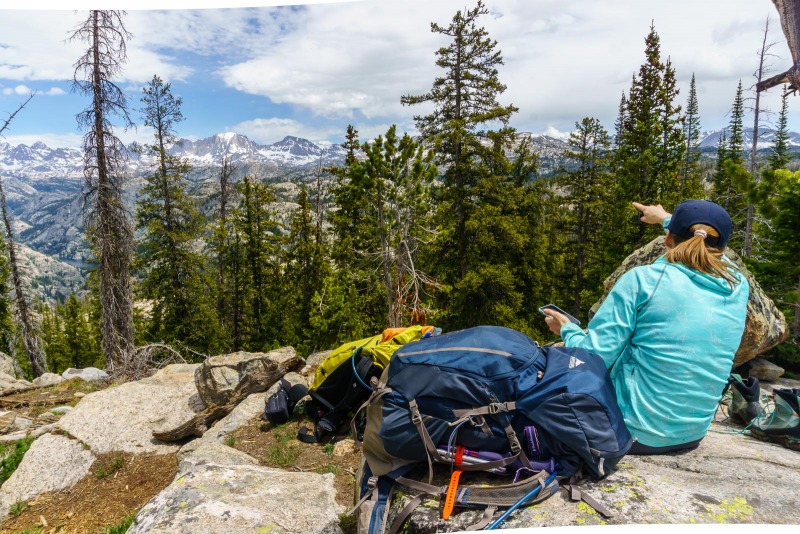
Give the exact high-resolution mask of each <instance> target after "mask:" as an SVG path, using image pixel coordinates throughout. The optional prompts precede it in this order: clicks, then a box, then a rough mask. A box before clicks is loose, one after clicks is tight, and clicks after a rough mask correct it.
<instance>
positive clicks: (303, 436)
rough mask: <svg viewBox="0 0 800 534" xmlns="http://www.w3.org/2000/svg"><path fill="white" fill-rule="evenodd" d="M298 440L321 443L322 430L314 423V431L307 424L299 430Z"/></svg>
mask: <svg viewBox="0 0 800 534" xmlns="http://www.w3.org/2000/svg"><path fill="white" fill-rule="evenodd" d="M297 440H298V441H302V442H303V443H319V442H320V441H321V440H322V432H321V431H320V430H319V427H318V426H317V425H314V430H313V431H312V430H310V429H309V428H308V427H307V426H301V427H300V430H298V431H297Z"/></svg>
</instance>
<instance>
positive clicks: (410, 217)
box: [351, 125, 436, 327]
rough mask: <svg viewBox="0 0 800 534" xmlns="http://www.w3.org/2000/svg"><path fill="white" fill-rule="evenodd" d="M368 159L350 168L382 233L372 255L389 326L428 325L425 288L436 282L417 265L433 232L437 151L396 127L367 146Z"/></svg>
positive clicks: (365, 152)
mask: <svg viewBox="0 0 800 534" xmlns="http://www.w3.org/2000/svg"><path fill="white" fill-rule="evenodd" d="M363 150H364V154H365V156H366V157H365V159H364V161H363V162H361V163H360V164H358V165H357V166H354V167H351V175H353V176H356V175H357V176H358V177H357V179H356V181H357V182H359V183H362V184H364V186H365V189H366V199H367V202H368V205H369V209H370V212H371V213H370V215H371V218H372V219H373V220H374V221H375V224H376V229H377V231H378V240H377V241H376V243H375V244H376V245H378V248H377V249H373V250H370V251H367V252H368V253H370V254H371V255H373V257H376V258H377V260H378V262H377V265H378V268H379V272H380V273H381V275H382V283H383V291H382V293H383V294H384V295H385V298H386V306H385V312H386V313H385V317H386V320H387V325H388V326H390V327H399V326H403V325H407V324H409V323H415V322H423V323H424V322H425V321H426V317H427V315H428V314H429V312H430V309H429V306H428V305H427V303H426V302H425V294H424V293H425V289H426V287H428V286H431V285H433V284H434V282H433V280H432V279H431V278H430V277H429V276H427V275H426V274H425V273H423V272H422V270H421V269H420V265H419V263H418V251H419V247H420V245H421V240H422V239H424V237H425V236H427V235H429V234H430V228H429V226H428V225H427V218H428V214H429V212H430V205H429V198H430V194H429V189H430V187H431V184H432V183H433V180H434V179H435V178H436V167H435V166H434V165H433V164H432V159H433V153H432V152H429V151H426V150H424V149H423V147H422V146H420V145H419V144H418V143H416V142H415V141H414V140H413V139H411V137H410V136H409V135H408V134H405V135H404V136H403V137H402V138H398V136H397V128H396V126H394V125H392V126H391V127H390V128H389V130H388V131H387V132H386V135H385V137H384V136H378V137H377V138H376V139H375V141H373V142H372V143H364V145H363Z"/></svg>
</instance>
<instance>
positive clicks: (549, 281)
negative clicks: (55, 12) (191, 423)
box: [0, 0, 800, 377]
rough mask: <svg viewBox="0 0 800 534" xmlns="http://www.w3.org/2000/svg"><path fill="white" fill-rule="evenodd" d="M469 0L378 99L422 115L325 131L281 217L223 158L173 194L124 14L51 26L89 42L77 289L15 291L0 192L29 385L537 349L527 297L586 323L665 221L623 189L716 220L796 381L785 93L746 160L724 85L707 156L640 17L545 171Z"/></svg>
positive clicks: (78, 70)
mask: <svg viewBox="0 0 800 534" xmlns="http://www.w3.org/2000/svg"><path fill="white" fill-rule="evenodd" d="M487 14H488V10H487V9H486V7H485V6H484V4H483V3H482V1H481V0H478V2H477V4H476V5H474V7H471V8H469V7H467V8H465V9H463V10H460V11H458V12H457V13H455V14H454V16H453V17H452V20H450V21H432V24H431V31H433V32H436V33H438V34H441V35H442V36H446V38H447V40H448V43H449V44H447V46H445V47H442V48H440V49H439V50H436V51H434V50H432V51H431V61H432V62H433V61H435V63H436V65H437V68H438V70H437V72H438V75H437V77H435V79H432V80H430V89H429V90H428V91H427V92H426V93H424V94H402V95H401V94H398V95H397V98H398V100H399V102H400V103H401V104H402V105H403V106H407V107H409V108H410V109H411V110H412V111H414V112H415V113H419V114H418V115H415V117H414V121H415V125H416V131H415V132H403V131H399V130H398V128H397V127H396V126H392V127H390V128H388V130H387V131H386V132H385V133H383V134H382V135H380V136H378V137H377V138H375V139H371V140H365V139H362V138H361V137H360V136H359V132H358V131H357V130H356V129H355V128H354V127H353V126H348V125H347V124H343V125H342V136H343V138H344V143H343V144H342V147H343V148H344V149H345V150H346V158H345V160H344V162H343V163H342V164H341V165H338V166H334V167H328V168H325V167H322V166H321V167H320V168H319V169H318V172H317V173H316V175H315V176H310V177H308V179H307V180H304V181H302V182H301V185H300V193H299V196H298V198H297V200H296V204H297V206H298V207H297V209H296V210H295V211H294V212H293V213H292V214H291V217H290V220H289V221H288V224H286V223H284V222H281V220H279V218H278V217H277V216H276V213H275V212H274V204H275V191H274V190H273V188H272V186H271V185H270V183H269V182H267V181H265V180H263V179H262V177H260V176H258V175H247V176H244V177H242V178H236V179H234V172H233V170H234V169H233V167H234V165H233V164H231V163H230V162H227V161H226V163H225V164H224V165H222V167H221V168H219V169H217V176H216V178H215V183H214V186H215V189H214V192H213V194H211V195H210V196H209V197H207V198H205V199H203V200H202V202H201V201H200V199H198V198H196V197H195V196H192V195H190V194H188V192H187V184H186V178H185V173H186V172H187V170H188V166H187V165H188V164H187V162H186V161H184V160H182V159H180V158H177V157H175V156H174V155H172V154H171V152H170V150H169V149H170V147H171V146H172V145H173V144H174V143H176V141H177V140H178V139H179V138H180V133H181V121H182V120H183V114H182V104H183V101H182V99H181V98H180V97H178V96H176V95H174V94H173V92H172V89H171V86H170V84H169V83H167V82H165V81H164V80H162V78H161V76H160V75H159V73H154V75H153V77H152V80H151V81H150V82H149V83H148V84H147V85H146V86H145V87H144V89H143V90H142V91H141V92H140V93H139V94H136V95H134V94H132V93H127V94H126V93H125V92H124V91H123V90H122V89H121V87H120V86H119V85H118V84H117V82H116V81H115V80H116V79H117V77H118V75H119V73H120V72H121V71H122V70H123V69H124V68H125V44H126V42H127V40H129V39H132V38H135V36H132V35H130V34H129V33H127V31H126V30H125V25H124V24H125V19H124V13H122V12H117V11H91V12H90V15H89V17H88V18H87V19H86V21H85V23H84V24H83V25H82V26H81V27H80V28H79V29H77V30H76V31H75V33H74V35H73V36H72V38H73V39H75V40H79V41H81V42H82V43H83V44H84V46H85V50H86V53H85V55H84V56H83V57H80V58H75V60H76V63H75V78H74V80H75V81H74V84H75V90H76V91H79V92H80V94H81V95H84V98H85V102H86V108H85V110H84V111H83V112H82V113H81V114H80V115H79V116H78V124H79V125H80V128H81V132H82V133H83V134H84V146H83V150H84V154H85V158H84V160H85V172H84V175H85V179H84V187H83V191H82V193H81V194H83V195H84V197H85V210H84V213H83V217H84V221H85V232H86V238H87V241H88V242H89V243H90V245H91V247H92V251H93V254H94V264H93V266H92V269H91V272H90V275H89V277H88V292H85V293H84V294H81V295H74V294H73V295H69V296H68V297H67V298H66V299H64V300H63V301H62V302H55V303H52V302H50V303H48V302H43V301H39V300H35V299H31V298H30V297H29V296H28V295H26V293H25V291H24V288H21V287H19V286H18V281H17V280H16V278H15V268H14V256H13V254H12V253H13V236H12V234H11V233H10V227H9V224H8V217H7V216H6V210H5V197H4V196H3V199H2V200H3V215H4V218H5V219H6V221H5V222H6V227H5V230H4V231H3V232H2V235H3V239H2V241H0V247H1V248H2V254H0V296H1V298H0V325H1V326H0V350H2V351H3V352H6V353H8V354H12V355H14V356H15V357H16V359H17V361H18V363H19V364H20V366H21V368H22V370H23V371H24V372H25V374H26V375H27V376H28V377H34V376H38V375H40V374H42V373H43V372H46V371H49V372H56V373H60V372H62V371H63V370H65V369H67V368H69V367H77V368H83V367H88V366H95V367H100V368H105V369H108V370H110V371H112V372H114V373H115V374H117V375H121V376H128V377H134V376H136V375H137V373H139V372H140V371H141V369H142V366H144V365H152V364H154V363H156V364H157V363H159V362H162V363H163V362H166V361H172V360H173V359H177V358H180V359H183V360H186V361H200V360H201V359H202V358H204V357H206V356H210V355H215V354H222V353H228V352H233V351H239V350H243V351H253V352H255V351H266V350H269V349H273V348H277V347H280V346H286V345H291V346H293V347H295V348H296V349H297V351H298V353H299V354H301V355H303V356H306V355H308V354H310V353H312V352H315V351H319V350H326V349H331V348H333V347H335V346H336V345H338V344H340V343H342V342H345V341H348V340H354V339H360V338H364V337H367V336H370V335H374V334H375V333H378V332H380V331H381V330H383V329H384V328H387V327H394V326H405V325H408V324H416V323H422V324H432V325H435V326H437V327H440V328H442V329H443V330H444V331H445V332H447V331H453V330H457V329H461V328H465V327H471V326H476V325H502V326H507V327H510V328H514V329H516V330H519V331H522V332H524V333H526V334H528V335H530V336H531V337H532V338H533V339H536V340H538V341H539V342H540V343H545V342H548V341H553V340H554V338H553V336H552V334H551V333H550V332H549V331H548V329H547V327H546V325H545V322H544V320H543V316H542V315H541V314H540V312H539V311H538V308H539V307H540V306H542V305H543V304H546V303H550V302H552V303H556V304H558V305H559V306H560V307H562V308H564V309H565V310H566V311H568V312H569V313H571V314H573V315H575V316H576V317H578V318H580V319H581V321H583V322H584V324H585V323H586V321H587V320H588V318H589V309H590V308H591V306H592V305H593V304H594V303H595V302H596V301H597V300H598V298H599V297H600V296H601V295H602V293H603V281H604V280H605V279H606V277H608V275H609V274H611V272H613V271H614V269H615V268H616V267H617V266H619V264H620V263H621V261H622V260H624V259H625V258H626V256H628V255H629V254H630V253H631V252H633V251H634V250H635V249H637V248H639V247H640V246H642V245H644V244H646V243H648V242H650V241H651V240H652V239H654V238H655V237H657V236H659V235H661V234H663V232H662V231H661V229H660V228H656V227H655V226H653V225H645V224H643V223H642V222H640V220H639V216H640V214H639V212H638V211H637V210H636V209H634V208H633V206H632V205H631V203H632V202H634V201H636V202H641V203H643V204H661V205H663V206H664V208H665V209H666V210H667V211H671V210H672V209H674V208H675V206H676V205H677V204H678V203H680V202H681V201H683V200H687V199H697V198H705V199H709V200H713V201H715V202H717V203H719V204H721V205H722V206H723V207H725V208H726V209H727V210H728V212H729V213H730V214H731V217H732V218H733V221H734V233H733V237H732V238H731V242H730V244H729V247H730V248H732V249H733V250H734V251H735V252H736V253H737V254H739V255H740V256H741V257H742V259H743V261H744V262H745V263H746V265H747V267H748V269H749V270H750V271H751V272H752V273H753V274H754V275H755V277H756V279H757V280H758V282H759V284H760V285H761V286H762V288H763V289H764V290H765V291H766V292H767V294H768V295H769V296H770V297H771V298H772V299H773V300H774V301H775V303H776V304H777V305H778V307H779V308H780V309H781V310H782V312H783V313H784V314H785V316H786V320H787V323H788V325H789V328H790V336H789V338H788V339H787V340H786V341H785V342H783V343H782V344H781V345H779V346H778V347H776V348H775V349H773V351H772V354H771V358H772V360H773V361H774V362H775V363H777V364H778V365H782V366H784V367H785V368H786V369H787V370H788V371H789V372H793V373H795V374H800V261H798V258H800V240H798V238H797V236H799V235H800V171H798V164H797V161H796V160H795V159H793V158H794V156H796V153H793V152H792V151H791V150H790V147H789V145H788V143H787V140H788V133H789V132H788V128H787V114H788V110H789V108H790V107H791V106H793V105H796V104H795V102H797V96H795V95H792V94H791V93H790V92H789V91H788V90H786V89H785V88H781V87H775V88H773V89H771V91H778V92H779V91H781V90H783V91H784V96H783V99H782V109H780V110H775V114H774V115H773V116H771V117H770V122H769V125H770V127H771V128H773V130H774V131H775V142H774V144H773V146H772V148H771V149H770V150H768V151H757V150H756V148H755V146H746V141H745V137H744V136H743V131H744V128H745V125H747V126H748V127H749V126H751V125H753V124H755V129H756V131H757V130H758V128H759V125H761V127H762V128H763V127H764V126H765V125H766V124H767V118H766V117H759V116H758V103H757V102H756V104H755V107H754V106H753V105H752V100H753V98H754V97H755V96H756V93H755V89H753V88H748V86H749V85H750V84H751V82H752V80H742V81H741V82H740V83H739V85H738V86H737V87H731V88H730V94H731V111H730V113H729V119H730V120H729V124H728V126H727V128H726V129H725V131H724V135H723V137H722V139H721V140H720V143H719V146H718V149H717V152H716V157H707V158H701V157H700V150H699V142H700V137H699V133H700V132H701V131H702V130H701V128H702V121H703V102H702V100H700V99H698V94H700V91H699V90H698V87H699V86H701V85H702V83H703V73H702V72H697V73H681V76H683V77H685V78H688V77H689V76H691V77H692V82H691V86H690V90H689V92H688V94H681V93H680V92H679V91H678V89H677V82H676V79H677V73H676V72H675V69H674V68H673V66H672V64H671V62H670V60H669V50H662V46H661V42H660V38H659V34H658V31H657V28H656V24H653V25H651V27H649V28H642V35H643V37H644V38H643V40H642V41H641V43H642V53H641V65H640V66H638V70H636V71H635V74H634V76H633V77H632V80H631V82H630V86H629V88H628V90H627V91H625V92H624V93H623V94H622V95H621V98H620V101H619V108H618V113H617V119H616V121H615V122H614V124H613V125H606V126H604V125H603V124H601V122H600V121H599V120H598V119H597V118H594V117H575V124H574V130H573V131H572V133H571V135H570V137H569V140H568V144H569V149H568V151H567V152H566V153H565V154H564V158H563V161H564V163H563V165H561V167H560V168H559V169H557V171H556V172H554V173H553V172H550V173H547V175H544V174H543V173H540V168H539V157H538V155H537V154H536V152H535V151H534V149H533V147H532V146H531V144H530V143H529V136H525V135H522V133H521V132H518V131H517V130H516V129H515V128H514V119H515V114H516V113H517V112H518V111H519V110H518V108H517V107H515V106H514V105H513V104H502V103H501V101H504V100H503V98H502V97H503V93H504V92H505V91H506V89H507V86H506V85H505V84H504V83H503V80H502V79H501V78H500V75H499V73H498V67H499V66H501V65H502V64H503V53H502V46H503V44H502V43H501V42H497V41H495V40H494V39H493V38H492V36H491V35H489V33H488V32H487V31H486V30H485V29H484V27H483V24H482V20H483V18H482V17H485V16H486V15H487ZM758 44H759V43H754V48H755V46H757V45H758ZM754 66H757V65H754ZM636 68H637V67H636V66H635V65H631V70H634V69H636ZM423 110H424V111H423ZM9 111H13V110H9ZM18 111H19V113H24V112H25V110H24V109H20V110H18ZM9 120H13V115H12V116H11V117H10V119H9ZM134 122H136V123H139V124H143V125H146V126H149V127H150V128H151V129H152V131H153V132H154V136H153V138H152V140H151V141H150V142H149V143H148V144H144V145H141V146H138V147H137V150H138V151H140V153H141V154H143V155H146V156H147V157H148V158H150V159H149V161H152V162H154V164H153V166H152V170H151V172H150V173H149V175H148V176H147V179H146V184H145V186H144V187H143V189H142V190H141V192H140V195H139V198H138V200H137V201H136V203H135V209H133V210H129V209H126V208H125V203H124V202H123V199H122V197H123V195H124V194H125V190H124V184H123V183H122V182H121V176H122V174H123V173H122V170H123V168H124V166H125V152H126V150H125V148H126V147H125V146H124V145H123V144H122V142H121V141H120V139H119V138H118V137H117V135H116V133H115V128H118V127H121V126H117V125H121V124H127V123H134ZM6 124H8V122H7V123H6ZM756 135H757V134H756ZM0 192H2V190H1V189H0ZM26 299H27V300H26Z"/></svg>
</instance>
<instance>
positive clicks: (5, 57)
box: [0, 10, 190, 82]
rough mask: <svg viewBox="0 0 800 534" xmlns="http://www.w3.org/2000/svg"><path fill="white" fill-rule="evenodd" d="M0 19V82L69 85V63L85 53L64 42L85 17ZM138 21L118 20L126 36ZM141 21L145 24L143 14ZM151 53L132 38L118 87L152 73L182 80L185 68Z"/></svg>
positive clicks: (45, 14) (81, 46) (11, 14)
mask: <svg viewBox="0 0 800 534" xmlns="http://www.w3.org/2000/svg"><path fill="white" fill-rule="evenodd" d="M2 13H3V19H2V37H0V78H4V79H8V80H19V81H35V80H72V78H73V75H74V72H75V67H74V64H75V61H77V59H78V58H79V57H80V56H81V55H82V54H83V52H84V51H85V47H86V44H85V43H82V42H80V41H75V40H70V39H69V37H70V36H71V35H72V33H73V32H74V30H75V28H76V27H77V26H78V25H79V24H80V23H82V22H83V21H84V20H85V19H86V16H87V12H85V11H83V12H74V11H55V10H53V11H37V12H30V11H16V10H3V12H2ZM141 18H142V14H129V16H128V17H127V18H125V19H123V20H124V23H125V25H126V28H127V29H128V30H129V31H130V28H128V26H129V25H133V26H136V25H137V24H138V20H141ZM131 19H134V21H133V22H132V21H131ZM144 19H145V23H146V19H147V15H146V13H145V14H144ZM151 47H152V44H151V43H149V42H147V41H143V40H141V39H138V40H137V39H136V35H135V34H134V37H133V38H131V39H130V40H128V42H127V56H128V62H127V63H126V64H125V65H124V67H123V69H122V72H121V73H120V81H122V82H125V81H133V82H145V81H147V80H148V79H150V78H152V76H153V73H154V72H159V73H161V75H162V77H164V78H167V79H170V78H181V77H185V76H187V75H188V73H189V72H190V69H189V68H188V67H186V66H181V65H176V64H174V63H172V62H171V61H170V60H171V58H169V57H167V56H165V55H163V54H161V53H159V52H158V51H156V50H153V49H152V48H151Z"/></svg>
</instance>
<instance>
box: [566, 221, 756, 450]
mask: <svg viewBox="0 0 800 534" xmlns="http://www.w3.org/2000/svg"><path fill="white" fill-rule="evenodd" d="M667 223H668V221H666V222H665V225H666V224H667ZM736 275H737V277H738V278H739V280H740V281H739V283H738V284H736V285H734V287H733V288H731V287H730V285H729V283H728V282H727V281H726V280H725V279H724V278H715V277H712V276H709V275H706V274H703V273H701V272H699V271H696V270H694V269H690V268H689V267H686V266H685V265H683V264H680V263H669V262H668V261H667V260H666V258H664V257H661V258H659V259H658V260H656V261H655V262H653V264H651V265H645V266H640V267H635V268H633V269H631V270H630V271H628V272H627V273H625V274H623V275H622V276H621V277H620V278H619V280H617V283H616V284H615V285H614V287H613V289H612V290H611V291H610V292H609V294H608V296H607V297H606V300H605V301H604V302H603V304H602V305H601V306H600V309H599V310H598V311H597V314H596V315H595V316H594V317H593V318H592V320H591V321H590V322H589V327H588V332H584V331H583V330H581V329H580V327H578V326H577V325H575V324H572V323H567V324H566V325H564V326H562V327H561V337H562V338H563V340H564V344H565V345H566V346H567V347H582V348H584V349H587V350H589V351H590V352H594V353H595V354H598V355H600V356H601V357H602V358H603V360H604V361H605V363H606V367H608V368H610V369H611V379H612V382H613V383H614V387H615V388H616V392H617V401H618V403H619V406H620V408H621V410H622V414H623V416H624V418H625V424H626V425H627V427H628V430H630V433H631V435H633V437H634V439H636V440H637V441H639V442H640V443H642V444H643V445H648V446H651V447H665V446H669V445H677V444H681V443H687V442H690V441H694V440H697V439H700V438H702V437H703V436H705V435H706V432H707V431H708V428H709V426H710V425H711V420H712V418H713V416H714V412H715V411H716V407H717V403H718V402H719V399H720V396H721V395H722V390H723V388H724V387H725V383H726V381H727V378H728V375H729V374H730V370H731V366H732V364H733V357H734V354H735V353H736V351H737V349H738V348H739V343H740V342H741V338H742V333H743V331H744V325H745V316H746V310H747V300H748V297H749V294H750V287H749V285H748V283H747V280H746V279H744V277H743V276H742V275H741V274H739V273H738V272H737V273H736Z"/></svg>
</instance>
